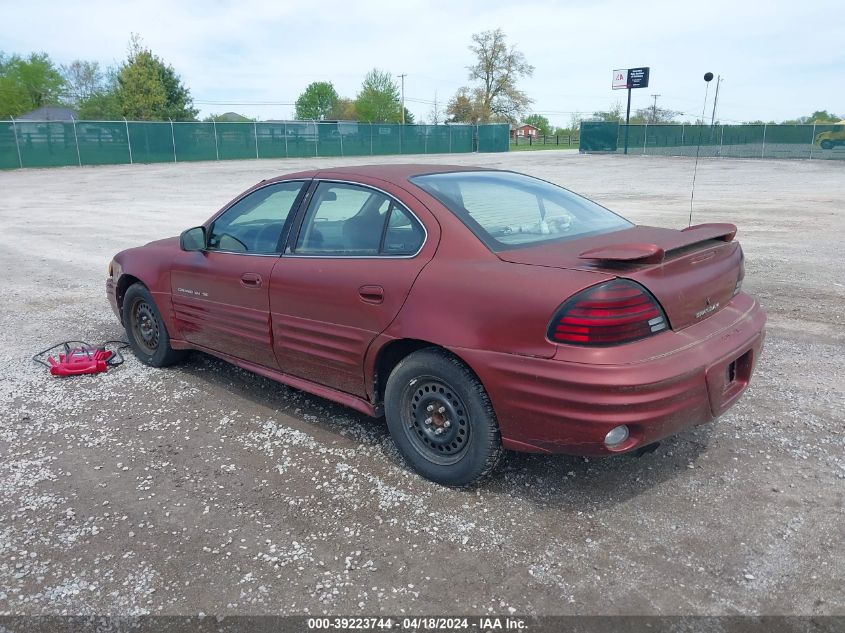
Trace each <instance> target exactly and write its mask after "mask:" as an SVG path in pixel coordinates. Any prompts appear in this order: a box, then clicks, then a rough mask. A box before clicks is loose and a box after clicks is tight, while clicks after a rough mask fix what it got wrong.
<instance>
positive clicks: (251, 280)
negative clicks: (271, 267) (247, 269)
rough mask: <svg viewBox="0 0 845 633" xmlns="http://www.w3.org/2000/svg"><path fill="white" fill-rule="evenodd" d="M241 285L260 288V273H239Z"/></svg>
mask: <svg viewBox="0 0 845 633" xmlns="http://www.w3.org/2000/svg"><path fill="white" fill-rule="evenodd" d="M241 285H242V286H243V287H244V288H260V287H261V275H259V274H258V273H244V274H243V275H241Z"/></svg>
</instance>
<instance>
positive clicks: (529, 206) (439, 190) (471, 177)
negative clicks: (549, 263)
mask: <svg viewBox="0 0 845 633" xmlns="http://www.w3.org/2000/svg"><path fill="white" fill-rule="evenodd" d="M411 181H412V182H413V183H414V184H415V185H417V186H418V187H420V188H421V189H423V190H424V191H426V192H427V193H429V194H430V195H432V196H434V197H435V198H437V200H439V201H440V202H441V203H442V204H443V205H444V206H445V207H447V208H448V209H449V210H450V211H452V213H454V214H455V215H457V216H458V217H459V218H460V219H461V221H463V223H464V224H466V225H467V227H468V228H469V229H470V230H471V231H472V232H473V233H475V234H476V236H478V238H479V239H480V240H481V241H483V242H484V243H485V244H486V245H487V246H488V247H489V248H490V249H491V250H493V251H501V250H507V249H511V248H516V247H519V246H529V245H534V244H538V243H541V242H547V241H551V240H565V239H572V238H576V237H584V236H587V235H595V234H598V233H608V232H611V231H619V230H622V229H627V228H630V227H631V226H633V225H632V224H631V223H630V222H628V221H627V220H625V219H623V218H621V217H620V216H618V215H616V214H615V213H613V212H612V211H609V210H607V209H605V208H604V207H602V206H599V205H598V204H596V203H594V202H591V201H590V200H587V199H586V198H582V197H581V196H579V195H576V194H574V193H572V192H571V191H568V190H567V189H564V188H562V187H558V186H556V185H553V184H551V183H548V182H545V181H543V180H538V179H536V178H531V177H530V176H524V175H522V174H515V173H512V172H501V171H478V172H473V171H467V172H453V173H442V174H428V175H425V176H415V177H413V178H411Z"/></svg>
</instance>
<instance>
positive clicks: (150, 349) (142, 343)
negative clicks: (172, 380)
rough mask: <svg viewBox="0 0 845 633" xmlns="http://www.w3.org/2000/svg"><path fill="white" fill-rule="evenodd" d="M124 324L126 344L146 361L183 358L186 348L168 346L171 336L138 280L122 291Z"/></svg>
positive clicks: (163, 364)
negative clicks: (124, 292) (124, 291)
mask: <svg viewBox="0 0 845 633" xmlns="http://www.w3.org/2000/svg"><path fill="white" fill-rule="evenodd" d="M123 325H124V327H125V328H126V337H127V338H128V339H129V346H130V347H131V348H132V351H133V352H134V353H135V356H137V357H138V360H140V361H141V362H142V363H144V364H145V365H150V366H151V367H166V366H168V365H173V364H174V363H178V362H179V361H181V360H183V359H184V357H185V354H186V352H184V351H181V350H175V349H173V348H172V347H170V336H168V334H167V328H166V327H165V325H164V320H163V319H162V318H161V313H160V312H159V311H158V307H157V306H156V304H155V301H154V300H153V296H152V294H150V291H149V290H147V289H146V288H145V287H144V286H143V285H141V284H139V283H136V284H133V285H131V286H130V287H129V288H128V289H127V290H126V294H124V295H123Z"/></svg>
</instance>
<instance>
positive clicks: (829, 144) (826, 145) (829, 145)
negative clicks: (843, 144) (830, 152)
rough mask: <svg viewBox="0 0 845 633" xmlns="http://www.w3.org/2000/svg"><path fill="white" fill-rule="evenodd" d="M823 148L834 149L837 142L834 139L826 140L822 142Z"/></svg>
mask: <svg viewBox="0 0 845 633" xmlns="http://www.w3.org/2000/svg"><path fill="white" fill-rule="evenodd" d="M820 145H821V146H822V149H833V146H834V145H835V143H834V142H833V141H828V140H824V141H822V142H821V143H820Z"/></svg>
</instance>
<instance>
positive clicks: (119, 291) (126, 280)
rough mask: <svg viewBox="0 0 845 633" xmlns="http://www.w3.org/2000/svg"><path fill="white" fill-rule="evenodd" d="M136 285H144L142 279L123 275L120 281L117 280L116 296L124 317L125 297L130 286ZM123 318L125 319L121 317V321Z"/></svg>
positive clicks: (118, 306)
mask: <svg viewBox="0 0 845 633" xmlns="http://www.w3.org/2000/svg"><path fill="white" fill-rule="evenodd" d="M136 283H139V284H141V285H143V282H142V281H141V280H140V279H138V278H137V277H133V276H132V275H121V276H120V279H118V280H117V286H115V289H114V294H115V297H116V298H117V308H118V310H120V314H121V315H123V295H125V294H126V291H127V290H128V289H129V286H131V285H132V284H136ZM122 318H123V317H122V316H121V319H122Z"/></svg>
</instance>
